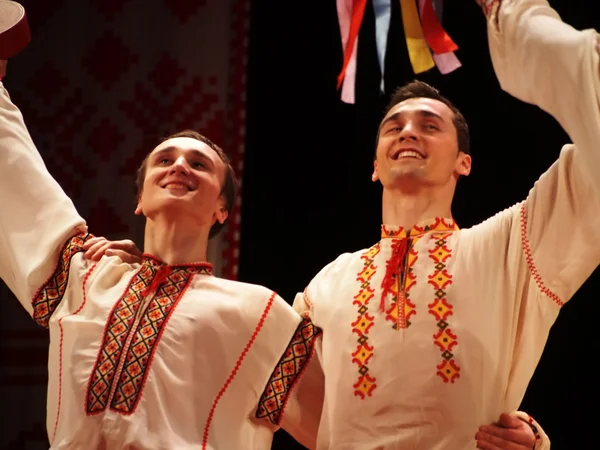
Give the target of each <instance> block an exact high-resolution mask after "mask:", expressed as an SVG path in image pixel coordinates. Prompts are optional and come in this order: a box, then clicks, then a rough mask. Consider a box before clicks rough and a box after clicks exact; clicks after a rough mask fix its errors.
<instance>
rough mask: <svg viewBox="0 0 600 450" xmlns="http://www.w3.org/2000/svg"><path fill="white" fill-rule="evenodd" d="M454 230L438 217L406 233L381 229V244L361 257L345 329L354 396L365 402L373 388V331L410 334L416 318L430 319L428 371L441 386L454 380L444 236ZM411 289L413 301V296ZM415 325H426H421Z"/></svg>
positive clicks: (450, 251)
mask: <svg viewBox="0 0 600 450" xmlns="http://www.w3.org/2000/svg"><path fill="white" fill-rule="evenodd" d="M457 229H458V228H457V227H456V225H455V223H454V222H453V221H448V220H444V219H436V220H435V221H433V222H432V223H430V224H427V225H426V226H424V227H414V228H413V229H412V230H403V229H396V230H390V229H387V228H386V227H382V240H381V241H380V242H378V243H377V244H376V245H375V246H373V247H371V248H370V249H368V250H367V251H365V252H364V253H363V254H362V255H361V260H362V261H363V265H362V267H361V269H360V271H359V272H358V273H357V274H356V281H357V286H356V294H355V295H354V296H353V299H352V300H353V301H352V305H353V307H354V308H356V310H355V311H356V316H355V317H356V319H355V320H354V321H353V322H352V323H351V330H352V333H353V334H354V335H355V336H356V348H355V351H354V352H353V353H352V356H351V357H352V363H353V364H354V365H355V366H356V367H357V368H358V374H357V378H356V382H355V383H354V385H353V390H354V395H355V396H357V397H359V398H361V399H365V398H368V397H371V396H372V395H373V393H374V391H375V390H376V389H377V374H376V373H373V371H372V370H371V369H370V363H371V362H372V361H373V360H374V358H377V354H378V349H377V348H376V346H375V344H374V343H373V342H372V336H371V335H372V332H373V330H374V329H375V328H379V327H389V330H390V332H395V331H400V330H404V331H403V332H406V333H411V331H410V326H411V318H413V317H415V316H418V315H421V314H426V315H429V316H430V317H431V336H432V339H431V345H432V346H435V347H436V348H437V349H438V350H439V352H440V357H439V361H438V362H437V363H436V364H435V365H433V366H432V367H431V370H432V371H434V373H436V375H437V376H438V377H439V379H440V381H441V382H443V383H454V382H456V381H457V380H458V379H459V378H460V367H459V365H458V363H457V362H456V359H455V357H454V354H453V349H455V348H456V346H457V345H458V336H457V335H456V334H455V333H454V331H453V329H452V326H451V325H452V321H451V316H452V314H453V308H454V307H453V305H452V304H451V303H450V302H449V300H448V295H447V293H448V288H449V286H451V285H452V283H453V276H452V275H451V274H450V273H449V271H448V264H449V262H450V261H451V260H452V258H453V256H454V252H453V249H452V248H451V247H450V246H449V243H448V238H449V237H450V236H451V235H452V233H453V232H454V231H455V230H457ZM384 247H385V253H382V251H383V248H384ZM416 269H418V270H416ZM380 280H381V281H380ZM416 286H419V288H418V293H419V298H413V297H414V295H413V294H414V293H415V292H414V291H415V287H416ZM422 297H423V298H422ZM425 297H426V298H425ZM374 298H375V304H373V302H372V300H373V299H374ZM419 326H420V327H422V326H428V325H426V324H423V322H422V321H421V323H420V325H419ZM398 345H402V344H401V343H400V342H399V344H398ZM382 351H384V350H383V349H382ZM383 357H384V358H385V357H386V356H383Z"/></svg>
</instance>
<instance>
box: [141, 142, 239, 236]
mask: <svg viewBox="0 0 600 450" xmlns="http://www.w3.org/2000/svg"><path fill="white" fill-rule="evenodd" d="M225 170H226V167H225V163H224V162H223V161H222V160H221V158H220V157H219V155H218V154H217V153H216V152H215V151H214V150H213V149H212V148H210V147H209V146H208V145H206V144H205V143H204V142H202V141H199V140H197V139H193V138H188V137H177V138H173V139H169V140H167V141H165V142H162V143H161V144H160V145H159V146H158V147H156V148H155V149H154V150H152V152H151V153H150V155H149V156H148V161H147V165H146V176H145V178H144V185H143V189H142V193H141V194H140V197H139V199H138V206H137V208H136V211H135V212H136V214H143V215H144V216H146V217H147V218H153V217H155V216H156V214H161V213H167V214H169V217H171V218H174V219H177V218H178V217H179V215H181V217H182V218H185V219H186V220H189V219H192V220H193V221H194V222H195V223H196V224H197V225H200V226H201V225H209V226H210V225H212V224H213V223H214V222H215V220H218V221H219V222H221V223H223V222H224V221H225V219H226V218H227V210H226V208H225V202H224V199H223V198H222V196H221V187H222V186H223V181H224V178H225Z"/></svg>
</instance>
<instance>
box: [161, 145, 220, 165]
mask: <svg viewBox="0 0 600 450" xmlns="http://www.w3.org/2000/svg"><path fill="white" fill-rule="evenodd" d="M175 150H177V147H165V148H161V149H160V150H157V151H156V152H154V154H153V155H152V158H153V159H154V158H157V157H161V156H163V155H169V154H171V153H173V152H174V151H175ZM188 151H189V152H192V153H193V154H194V157H195V158H200V159H202V160H204V161H205V162H207V163H209V164H210V165H211V166H214V163H213V161H212V159H210V158H209V157H208V156H207V155H206V154H204V153H202V152H201V151H200V150H196V149H189V150H188Z"/></svg>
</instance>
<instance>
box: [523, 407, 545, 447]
mask: <svg viewBox="0 0 600 450" xmlns="http://www.w3.org/2000/svg"><path fill="white" fill-rule="evenodd" d="M514 415H515V416H516V417H518V418H519V419H521V420H522V421H523V422H525V423H526V424H527V425H529V426H530V427H531V430H532V431H533V434H534V436H535V445H534V447H533V449H534V450H550V438H549V437H548V435H547V434H546V433H545V432H544V430H543V428H542V427H541V425H540V424H539V423H538V422H536V421H535V419H534V418H533V417H531V416H530V415H529V414H527V413H525V412H523V411H515V413H514Z"/></svg>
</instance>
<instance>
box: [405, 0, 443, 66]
mask: <svg viewBox="0 0 600 450" xmlns="http://www.w3.org/2000/svg"><path fill="white" fill-rule="evenodd" d="M400 7H401V8H402V24H403V25H404V35H405V36H406V46H407V47H408V56H409V58H410V63H411V64H412V67H413V71H414V72H415V73H421V72H425V71H427V70H429V69H431V68H432V67H433V66H435V61H434V60H433V57H432V56H431V51H430V50H429V46H428V45H427V41H426V40H425V35H424V33H423V28H422V27H421V19H420V18H419V12H418V10H417V0H400Z"/></svg>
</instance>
